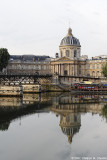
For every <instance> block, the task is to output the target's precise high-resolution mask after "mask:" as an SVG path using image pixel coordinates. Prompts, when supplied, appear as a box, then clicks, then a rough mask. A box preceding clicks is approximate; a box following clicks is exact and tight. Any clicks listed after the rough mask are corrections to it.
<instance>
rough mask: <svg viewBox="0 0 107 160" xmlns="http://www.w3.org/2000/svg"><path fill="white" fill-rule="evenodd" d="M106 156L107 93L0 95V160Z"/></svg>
mask: <svg viewBox="0 0 107 160" xmlns="http://www.w3.org/2000/svg"><path fill="white" fill-rule="evenodd" d="M71 159H74V160H75V159H76V160H77V159H80V160H81V159H107V95H72V94H70V93H43V94H35V95H32V94H25V95H23V98H13V97H0V160H71Z"/></svg>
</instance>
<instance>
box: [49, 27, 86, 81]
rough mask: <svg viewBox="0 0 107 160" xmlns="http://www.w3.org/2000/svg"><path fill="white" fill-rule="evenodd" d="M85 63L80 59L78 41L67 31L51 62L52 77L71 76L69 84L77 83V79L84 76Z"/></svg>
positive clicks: (70, 30)
mask: <svg viewBox="0 0 107 160" xmlns="http://www.w3.org/2000/svg"><path fill="white" fill-rule="evenodd" d="M85 66H86V61H85V60H83V59H81V45H80V42H79V39H77V38H75V37H74V36H73V34H72V29H71V28H69V29H68V33H67V35H66V36H65V37H64V38H63V39H62V40H61V43H60V45H59V56H58V53H57V54H56V58H55V59H54V60H52V61H51V70H52V73H53V74H54V75H59V76H72V77H71V79H69V82H70V83H71V82H73V81H75V82H76V81H79V79H78V78H77V77H80V76H84V75H85V68H86V67H85Z"/></svg>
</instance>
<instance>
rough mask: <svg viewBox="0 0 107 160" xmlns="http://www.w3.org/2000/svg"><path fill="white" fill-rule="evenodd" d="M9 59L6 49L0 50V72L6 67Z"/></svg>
mask: <svg viewBox="0 0 107 160" xmlns="http://www.w3.org/2000/svg"><path fill="white" fill-rule="evenodd" d="M9 58H10V55H9V53H8V50H7V49H6V48H0V71H2V70H3V68H6V67H7V65H8V60H9Z"/></svg>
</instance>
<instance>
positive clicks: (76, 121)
mask: <svg viewBox="0 0 107 160" xmlns="http://www.w3.org/2000/svg"><path fill="white" fill-rule="evenodd" d="M106 102H107V96H106V95H104V96H103V95H71V94H70V93H42V94H25V95H23V97H22V98H18V97H0V130H2V131H6V130H8V128H9V125H10V123H11V121H12V120H13V119H16V118H21V117H22V116H24V115H28V114H36V113H37V114H38V113H41V112H50V110H51V111H52V112H55V113H56V114H58V115H60V127H61V130H62V132H63V133H64V134H65V135H66V136H67V137H68V141H69V143H71V142H72V137H73V136H74V134H76V133H77V132H79V130H80V127H81V114H84V113H87V112H91V113H92V114H99V115H101V116H103V117H105V118H106V119H107V107H104V105H105V104H106ZM103 108H104V109H103Z"/></svg>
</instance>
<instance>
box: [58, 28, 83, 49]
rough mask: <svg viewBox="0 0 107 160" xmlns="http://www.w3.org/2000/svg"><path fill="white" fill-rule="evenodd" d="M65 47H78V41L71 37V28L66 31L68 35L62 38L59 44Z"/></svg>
mask: <svg viewBox="0 0 107 160" xmlns="http://www.w3.org/2000/svg"><path fill="white" fill-rule="evenodd" d="M66 45H76V46H80V42H79V40H78V39H77V38H75V37H74V36H73V35H72V29H71V28H69V29H68V34H67V36H66V37H64V38H63V39H62V40H61V43H60V46H66Z"/></svg>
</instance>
